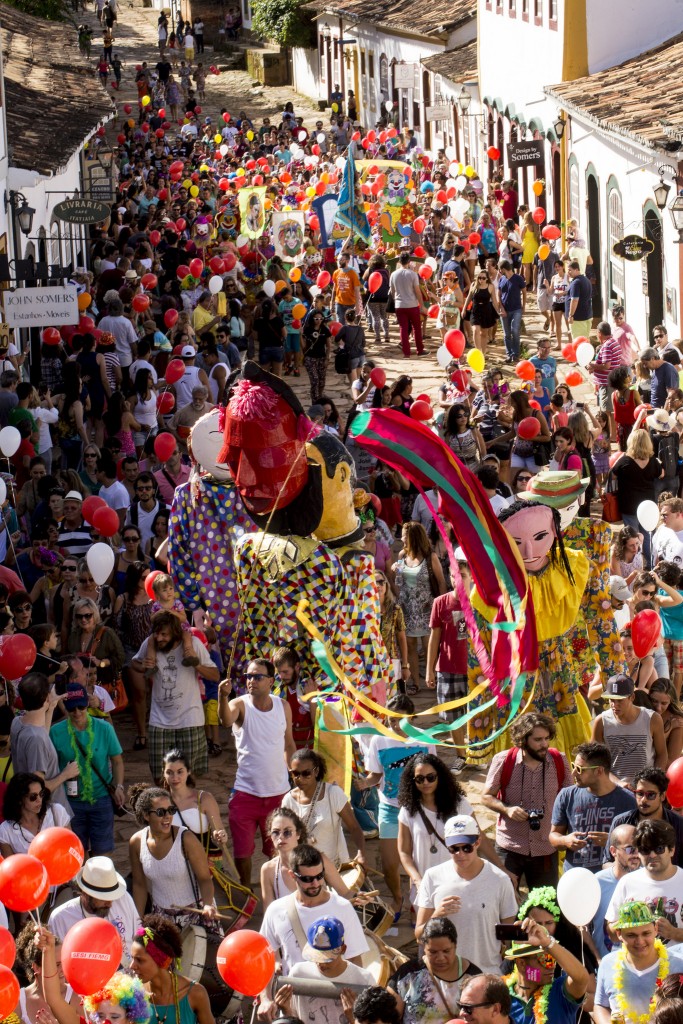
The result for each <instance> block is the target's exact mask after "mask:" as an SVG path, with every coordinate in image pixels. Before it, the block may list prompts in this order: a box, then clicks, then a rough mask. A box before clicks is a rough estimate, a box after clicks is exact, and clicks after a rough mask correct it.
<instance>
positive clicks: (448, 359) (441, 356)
mask: <svg viewBox="0 0 683 1024" xmlns="http://www.w3.org/2000/svg"><path fill="white" fill-rule="evenodd" d="M436 361H437V363H438V364H439V366H440V367H441V369H442V370H445V369H446V367H447V366H448V364H449V363H452V362H453V356H452V355H451V354H450V352H449V351H448V349H447V348H446V346H445V345H442V346H441V348H440V349H439V350H438V352H437V353H436Z"/></svg>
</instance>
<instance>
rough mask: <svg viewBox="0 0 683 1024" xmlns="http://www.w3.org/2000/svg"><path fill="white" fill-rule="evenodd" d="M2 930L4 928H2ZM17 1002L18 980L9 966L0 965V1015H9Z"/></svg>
mask: <svg viewBox="0 0 683 1024" xmlns="http://www.w3.org/2000/svg"><path fill="white" fill-rule="evenodd" d="M3 931H4V928H3ZM18 1002H19V982H18V981H17V979H16V977H15V976H14V972H13V971H10V969H9V967H5V966H2V967H0V1016H1V1017H2V1019H3V1020H4V1018H5V1017H9V1015H10V1013H11V1012H12V1010H14V1009H15V1007H16V1005H17V1003H18Z"/></svg>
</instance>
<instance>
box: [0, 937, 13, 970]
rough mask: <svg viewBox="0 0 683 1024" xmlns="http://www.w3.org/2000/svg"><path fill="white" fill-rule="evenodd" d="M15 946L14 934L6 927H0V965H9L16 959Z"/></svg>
mask: <svg viewBox="0 0 683 1024" xmlns="http://www.w3.org/2000/svg"><path fill="white" fill-rule="evenodd" d="M16 955H17V947H16V946H15V944H14V936H13V935H12V933H11V932H8V931H7V929H6V928H0V965H1V966H2V967H11V966H12V965H13V963H14V961H15V959H16Z"/></svg>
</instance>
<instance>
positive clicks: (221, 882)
mask: <svg viewBox="0 0 683 1024" xmlns="http://www.w3.org/2000/svg"><path fill="white" fill-rule="evenodd" d="M210 870H211V874H212V875H213V891H214V894H215V899H216V908H217V910H218V913H219V914H221V915H222V916H224V917H233V916H234V921H232V923H228V922H225V921H221V925H222V928H223V931H224V932H225V934H226V935H227V934H228V932H236V931H238V929H240V928H244V926H245V925H246V924H248V923H249V921H250V920H251V917H252V916H253V913H254V911H255V910H256V906H257V904H258V897H257V896H255V895H254V893H253V892H252V891H251V889H247V888H245V886H243V885H240V884H239V882H235V881H234V880H233V879H232V878H231V877H230V875H227V874H226V873H225V872H224V871H223V870H222V869H221V868H220V867H219V866H218V865H217V864H216V863H212V864H210Z"/></svg>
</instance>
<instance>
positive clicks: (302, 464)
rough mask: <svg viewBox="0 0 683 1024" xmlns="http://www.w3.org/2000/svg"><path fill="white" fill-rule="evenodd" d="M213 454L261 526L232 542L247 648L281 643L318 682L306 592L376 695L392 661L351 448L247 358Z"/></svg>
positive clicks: (317, 618) (261, 653)
mask: <svg viewBox="0 0 683 1024" xmlns="http://www.w3.org/2000/svg"><path fill="white" fill-rule="evenodd" d="M218 458H219V461H220V462H221V463H225V464H227V466H228V467H229V469H230V471H231V474H232V477H233V479H234V481H235V486H236V488H237V490H238V492H239V494H240V496H241V499H242V501H243V502H244V505H245V506H246V508H247V510H248V512H249V513H250V515H251V516H252V518H253V520H254V522H256V523H257V524H258V526H260V527H261V530H260V531H258V532H252V533H246V534H245V535H244V536H243V537H242V538H241V539H240V540H239V541H238V542H237V544H236V546H235V565H236V576H237V583H238V588H239V596H240V602H241V607H242V618H243V624H244V636H245V643H246V653H247V657H270V656H271V655H272V652H273V651H274V650H275V649H276V648H277V647H279V646H282V645H288V646H291V647H293V648H294V649H295V650H296V651H297V653H298V654H299V657H300V658H301V661H302V677H303V678H318V679H319V680H321V681H322V676H323V672H322V669H321V667H320V665H319V663H318V661H317V660H316V658H315V657H314V656H313V653H312V647H311V638H310V635H309V634H308V633H307V632H306V631H305V630H304V629H303V628H302V627H301V625H300V623H299V622H298V620H297V614H296V613H297V608H298V605H299V602H300V601H301V600H302V599H305V600H307V601H308V603H309V609H310V614H311V616H312V619H313V621H314V623H315V626H316V628H317V629H319V630H320V633H321V634H322V635H323V637H324V639H325V642H326V643H328V644H329V646H330V649H331V650H332V651H333V652H334V655H335V657H336V658H337V659H338V660H339V661H340V663H341V664H342V665H343V666H344V670H345V672H346V673H347V674H348V677H349V678H350V679H351V680H353V683H354V685H356V686H358V687H359V688H360V689H361V690H362V691H363V692H365V693H372V694H373V695H374V696H375V697H376V698H377V699H378V700H380V702H381V701H383V699H384V697H385V693H386V686H387V684H388V683H389V681H390V680H391V679H392V672H391V664H390V661H389V656H388V654H387V651H386V648H385V646H384V643H383V641H382V638H381V632H380V610H379V600H378V596H377V588H376V585H375V576H374V563H373V560H372V557H371V556H370V555H368V554H367V553H366V552H365V550H364V547H363V530H362V527H361V524H360V521H359V519H358V517H357V514H356V511H355V509H354V505H353V491H354V486H355V471H354V466H353V460H352V458H351V456H350V454H349V452H348V451H347V450H346V448H345V447H344V445H343V444H342V443H341V441H340V440H339V438H337V437H335V436H334V435H332V434H329V433H327V432H324V431H321V430H320V428H319V427H316V426H315V425H314V424H313V423H311V421H310V420H309V419H308V418H307V417H306V416H305V415H304V411H303V408H302V406H301V404H300V403H299V401H298V399H297V398H296V396H295V394H294V392H293V391H292V390H291V388H290V387H289V386H288V384H287V383H286V382H285V381H283V380H282V379H281V378H279V377H275V376H274V375H272V374H269V373H267V372H266V371H265V370H262V369H261V368H260V367H259V366H258V365H257V364H256V363H253V362H250V361H249V362H247V363H246V364H245V366H244V369H243V373H242V377H241V378H240V379H238V380H237V382H236V384H235V386H234V388H233V391H232V393H231V396H230V399H229V401H228V405H227V408H226V410H225V436H224V445H223V449H222V451H221V453H220V455H219V457H218Z"/></svg>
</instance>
